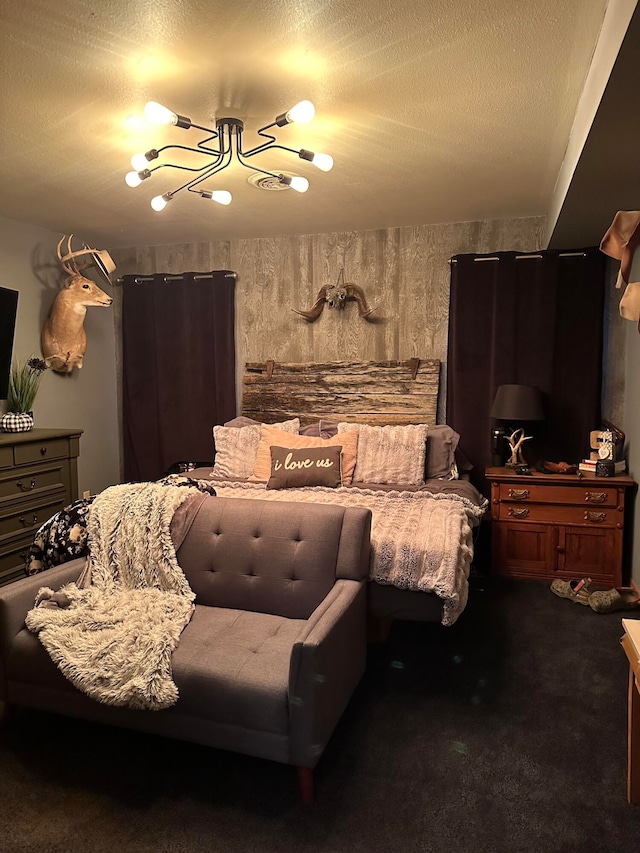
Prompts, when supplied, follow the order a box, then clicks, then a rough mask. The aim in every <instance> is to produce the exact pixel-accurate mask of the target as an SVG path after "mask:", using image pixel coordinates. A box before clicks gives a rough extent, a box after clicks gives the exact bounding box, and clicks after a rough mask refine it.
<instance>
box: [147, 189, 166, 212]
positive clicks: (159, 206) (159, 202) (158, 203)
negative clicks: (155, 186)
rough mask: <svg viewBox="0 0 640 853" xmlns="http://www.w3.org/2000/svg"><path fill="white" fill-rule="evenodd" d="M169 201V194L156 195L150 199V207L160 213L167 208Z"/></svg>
mask: <svg viewBox="0 0 640 853" xmlns="http://www.w3.org/2000/svg"><path fill="white" fill-rule="evenodd" d="M170 201H171V196H170V194H169V193H165V194H164V195H156V196H154V197H153V198H152V199H151V207H152V208H153V209H154V210H157V211H158V212H160V211H161V210H164V209H165V207H166V206H167V204H168V202H170Z"/></svg>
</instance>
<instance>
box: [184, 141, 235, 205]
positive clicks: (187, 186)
mask: <svg viewBox="0 0 640 853" xmlns="http://www.w3.org/2000/svg"><path fill="white" fill-rule="evenodd" d="M227 155H228V156H227V159H226V161H225V162H223V163H214V164H213V165H212V166H211V167H210V168H209V169H207V171H206V172H204V174H202V175H198V176H197V177H196V178H192V179H191V180H190V181H187V183H186V184H183V185H182V186H181V187H178V189H177V190H173V191H172V193H171V194H172V195H175V194H176V193H178V192H180V190H184V189H187V190H189V191H190V192H198V190H194V189H193V187H196V186H197V185H198V184H201V183H202V182H203V181H206V180H207V179H208V178H210V177H212V176H213V175H216V174H217V173H218V172H221V171H222V170H223V169H226V167H227V166H228V165H229V163H230V162H231V159H232V153H231V149H229V151H228V152H227Z"/></svg>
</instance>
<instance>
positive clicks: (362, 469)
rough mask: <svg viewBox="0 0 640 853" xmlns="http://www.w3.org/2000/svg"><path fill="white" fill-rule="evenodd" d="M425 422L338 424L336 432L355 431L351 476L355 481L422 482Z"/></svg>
mask: <svg viewBox="0 0 640 853" xmlns="http://www.w3.org/2000/svg"><path fill="white" fill-rule="evenodd" d="M428 430H429V427H428V426H427V425H426V424H409V425H407V426H369V424H352V423H344V422H341V423H339V424H338V435H339V436H340V435H344V434H347V435H348V434H350V433H357V434H358V456H357V460H356V467H355V471H354V475H353V478H354V480H356V481H357V482H358V483H361V482H362V483H402V484H403V485H407V486H419V485H421V484H422V483H424V472H425V458H426V449H427V433H428Z"/></svg>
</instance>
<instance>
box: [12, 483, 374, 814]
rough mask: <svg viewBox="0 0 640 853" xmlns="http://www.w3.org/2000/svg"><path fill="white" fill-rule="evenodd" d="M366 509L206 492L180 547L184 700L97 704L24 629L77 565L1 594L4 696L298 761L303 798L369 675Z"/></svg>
mask: <svg viewBox="0 0 640 853" xmlns="http://www.w3.org/2000/svg"><path fill="white" fill-rule="evenodd" d="M370 524H371V514H370V511H369V510H365V509H360V508H346V507H340V506H325V505H320V504H302V503H281V502H274V503H270V502H267V501H257V500H256V501H254V500H247V499H242V500H239V499H233V498H215V497H207V498H206V500H204V502H203V503H202V504H201V506H200V508H199V510H198V512H197V515H196V516H195V519H194V521H193V523H192V524H191V527H190V529H189V531H188V533H187V535H186V537H185V539H184V541H183V543H182V545H181V546H180V548H179V550H178V562H179V563H180V566H181V567H182V569H183V571H184V573H185V575H186V577H187V579H188V581H189V584H190V585H191V588H192V589H193V591H194V592H195V593H196V609H195V613H194V615H193V617H192V619H191V621H190V622H189V624H188V625H187V626H186V628H185V629H184V631H183V632H182V635H181V638H180V642H179V644H178V647H177V649H176V650H175V652H174V654H173V659H172V666H173V677H174V680H175V682H176V684H177V686H178V690H179V694H180V695H179V699H178V702H177V703H176V704H175V705H173V706H172V707H171V708H168V709H165V710H161V711H137V710H130V709H126V708H116V707H112V706H107V705H103V704H100V703H98V702H96V701H94V700H93V699H90V698H89V697H88V696H86V695H85V694H84V693H81V692H80V691H78V690H77V689H76V688H75V687H74V686H73V685H72V684H71V683H70V682H69V681H67V679H66V678H64V676H63V675H62V674H61V673H60V672H59V670H58V669H57V667H56V666H55V664H54V663H53V662H52V661H51V659H50V658H49V656H48V654H47V652H46V651H45V649H44V648H43V646H42V645H41V643H40V641H39V639H38V638H37V637H36V636H35V635H34V634H32V633H30V632H29V631H28V630H27V629H26V628H25V626H24V618H25V614H26V613H27V611H28V610H29V609H30V608H31V607H32V606H33V602H34V598H35V595H36V593H37V591H38V589H39V588H40V587H41V586H43V585H45V584H46V585H48V586H51V587H53V588H54V589H57V588H59V587H60V586H61V585H62V584H64V583H68V582H69V581H72V580H75V579H76V578H77V577H78V575H79V572H80V570H81V568H82V561H81V560H75V561H73V562H69V563H65V564H63V565H61V566H58V567H56V568H53V569H50V570H48V571H47V572H46V574H45V575H42V574H40V575H34V576H32V577H29V578H25V579H23V580H20V581H17V582H15V583H13V584H10V585H9V586H6V587H4V588H2V589H0V700H3V701H4V702H5V703H7V704H15V705H23V706H29V707H32V708H39V709H44V710H46V711H53V712H56V713H61V714H66V715H69V716H74V717H82V718H87V719H91V720H96V721H99V722H103V723H110V724H114V725H119V726H125V727H128V728H133V729H140V730H144V731H146V732H151V733H155V734H161V735H168V736H170V737H175V738H182V739H184V740H188V741H195V742H197V743H201V744H205V745H207V746H210V747H219V748H223V749H228V750H233V751H237V752H243V753H248V754H250V755H255V756H259V757H262V758H268V759H272V760H274V761H280V762H285V763H289V764H293V765H295V766H297V767H298V776H299V781H300V785H301V789H302V796H303V799H304V800H305V801H306V802H310V801H311V800H312V798H313V777H312V770H313V768H314V767H315V765H316V763H317V762H318V760H319V758H320V756H321V755H322V752H323V750H324V748H325V746H326V744H327V742H328V740H329V738H330V736H331V733H332V731H333V729H334V728H335V726H336V724H337V722H338V720H339V718H340V716H341V714H342V712H343V711H344V709H345V707H346V705H347V703H348V701H349V698H350V696H351V695H352V693H353V690H354V689H355V687H356V685H357V684H358V681H359V679H360V677H361V675H362V673H363V671H364V667H365V657H366V590H365V584H366V577H367V574H368V563H369V535H370Z"/></svg>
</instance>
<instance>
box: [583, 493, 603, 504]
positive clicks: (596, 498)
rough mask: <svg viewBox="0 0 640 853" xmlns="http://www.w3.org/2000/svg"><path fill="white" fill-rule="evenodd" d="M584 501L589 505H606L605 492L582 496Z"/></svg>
mask: <svg viewBox="0 0 640 853" xmlns="http://www.w3.org/2000/svg"><path fill="white" fill-rule="evenodd" d="M584 499H585V501H587V503H590V504H606V502H607V493H606V492H587V493H586V494H585V496H584Z"/></svg>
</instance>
